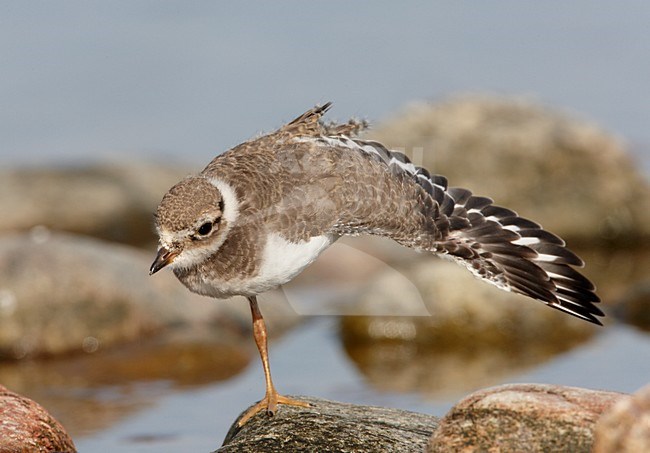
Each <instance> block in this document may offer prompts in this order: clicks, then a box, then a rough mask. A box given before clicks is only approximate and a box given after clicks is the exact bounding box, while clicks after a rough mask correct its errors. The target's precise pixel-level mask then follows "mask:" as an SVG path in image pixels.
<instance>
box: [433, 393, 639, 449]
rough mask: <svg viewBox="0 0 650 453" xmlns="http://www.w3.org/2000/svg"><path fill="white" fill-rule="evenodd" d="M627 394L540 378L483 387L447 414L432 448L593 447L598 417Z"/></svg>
mask: <svg viewBox="0 0 650 453" xmlns="http://www.w3.org/2000/svg"><path fill="white" fill-rule="evenodd" d="M622 396H623V395H621V394H618V393H613V392H603V391H596V390H587V389H580V388H574V387H562V386H554V385H539V384H519V385H503V386H499V387H495V388H492V389H486V390H481V391H479V392H476V393H474V394H472V395H469V396H468V397H466V398H464V399H463V400H462V401H460V402H459V403H458V404H456V405H455V406H454V407H453V408H452V409H451V410H450V411H449V413H447V415H445V416H444V417H443V418H442V420H441V421H440V426H439V427H438V429H437V430H436V431H435V432H434V434H433V436H432V437H431V440H430V442H429V446H428V450H427V451H428V452H449V451H527V452H549V451H570V452H590V451H591V447H592V444H593V436H594V434H593V432H594V427H595V425H596V421H597V420H598V418H599V416H600V415H601V413H602V412H603V411H604V410H606V409H607V408H608V407H609V406H610V405H612V404H613V403H614V402H616V401H617V400H619V399H621V398H622ZM637 451H641V450H637Z"/></svg>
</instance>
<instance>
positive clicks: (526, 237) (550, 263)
mask: <svg viewBox="0 0 650 453" xmlns="http://www.w3.org/2000/svg"><path fill="white" fill-rule="evenodd" d="M308 114H309V112H308V113H307V114H306V115H308ZM303 116H304V115H303ZM329 130H330V131H336V129H335V128H330V129H329ZM341 130H342V131H345V130H346V129H345V128H344V129H341ZM322 132H323V134H322V135H317V136H314V135H311V136H310V137H308V138H306V139H307V140H309V141H313V142H317V143H319V144H320V145H321V146H327V147H331V148H337V149H340V148H347V149H348V150H349V151H350V152H355V153H361V154H363V155H365V156H366V157H367V158H368V159H371V160H374V161H377V162H381V163H382V165H384V166H385V168H386V170H387V171H388V172H389V173H391V174H393V175H395V176H398V175H399V177H400V178H403V177H405V176H406V177H407V178H409V179H410V180H411V181H412V182H414V183H415V184H417V185H418V186H420V187H421V188H422V189H423V190H424V191H425V192H426V193H427V194H428V195H429V196H430V197H431V199H432V200H433V201H434V202H435V203H437V207H438V208H437V209H434V210H429V211H430V212H433V213H434V214H433V215H434V217H435V218H433V219H432V220H433V222H434V225H435V230H436V231H435V238H436V239H435V241H434V242H433V243H432V244H431V245H430V246H429V247H428V250H430V251H432V252H434V253H436V254H440V255H443V256H447V257H449V258H452V259H453V260H454V261H456V262H457V263H459V264H461V265H463V266H464V267H466V268H467V269H469V270H470V271H471V272H472V273H473V274H474V275H475V276H477V277H478V278H480V279H482V280H484V281H486V282H488V283H491V284H493V285H496V286H497V287H499V288H501V289H503V290H505V291H512V292H516V293H520V294H524V295H526V296H529V297H531V298H533V299H537V300H541V301H542V302H544V303H546V304H547V305H549V306H551V307H553V308H555V309H558V310H561V311H564V312H566V313H569V314H571V315H573V316H576V317H578V318H581V319H583V320H586V321H589V322H592V323H594V324H601V322H600V321H599V320H598V318H597V316H603V313H602V311H601V310H600V309H599V308H598V307H597V306H596V305H594V304H595V303H597V302H599V301H600V299H599V298H598V296H597V295H596V294H595V287H594V285H593V284H592V283H591V282H590V281H589V280H588V279H587V278H586V277H584V276H583V275H582V274H581V273H580V272H578V271H577V270H576V267H578V268H579V267H583V266H584V263H583V261H582V260H581V259H580V258H579V257H578V256H576V255H575V254H574V253H573V252H571V251H570V250H569V249H568V248H566V246H565V242H564V241H563V240H562V239H560V238H559V237H558V236H556V235H554V234H552V233H550V232H548V231H546V230H544V229H542V227H541V226H540V225H539V224H537V223H535V222H533V221H530V220H528V219H525V218H522V217H519V216H518V215H517V213H516V212H514V211H512V210H510V209H506V208H503V207H499V206H496V205H494V204H493V202H492V200H491V199H490V198H487V197H480V196H474V195H473V194H472V192H471V191H469V190H467V189H462V188H449V187H448V184H447V179H446V178H445V177H444V176H440V175H432V174H430V173H429V172H428V171H427V170H426V169H425V168H422V167H419V166H416V165H414V164H413V163H412V162H411V161H410V160H409V159H408V157H407V156H406V155H404V154H403V153H400V152H396V151H391V150H389V149H387V148H386V147H385V146H383V145H382V144H380V143H378V142H375V141H370V140H360V139H356V138H351V137H350V136H348V135H345V134H326V132H327V129H324V130H323V131H322ZM304 139H305V138H298V140H304Z"/></svg>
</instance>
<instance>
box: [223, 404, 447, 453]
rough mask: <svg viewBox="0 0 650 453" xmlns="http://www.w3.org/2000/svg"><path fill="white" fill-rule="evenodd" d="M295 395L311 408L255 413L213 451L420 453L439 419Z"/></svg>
mask: <svg viewBox="0 0 650 453" xmlns="http://www.w3.org/2000/svg"><path fill="white" fill-rule="evenodd" d="M295 398H298V399H301V400H303V401H308V402H309V403H311V404H312V407H309V408H301V407H292V406H280V408H279V410H278V411H277V412H276V414H275V416H274V417H268V416H266V415H265V414H258V415H256V416H255V417H254V418H253V419H251V420H250V421H249V422H248V423H247V424H245V425H244V426H243V427H242V428H241V429H238V428H237V422H236V421H235V423H234V424H233V426H232V427H231V429H230V431H229V432H228V434H227V435H226V439H225V440H224V442H223V446H222V447H221V448H219V449H218V450H217V452H219V453H226V452H259V451H264V452H283V453H284V452H292V451H319V452H341V453H345V452H358V451H364V452H385V451H399V452H421V451H422V450H423V449H424V447H425V446H426V444H427V440H428V438H429V437H430V436H431V433H432V432H433V431H434V429H436V426H437V423H438V419H437V418H436V417H434V416H432V415H424V414H418V413H414V412H407V411H402V410H397V409H387V408H382V407H372V406H356V405H353V404H345V403H338V402H334V401H327V400H324V399H320V398H313V397H304V396H296V397H295Z"/></svg>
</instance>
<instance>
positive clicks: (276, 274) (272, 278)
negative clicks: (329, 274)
mask: <svg viewBox="0 0 650 453" xmlns="http://www.w3.org/2000/svg"><path fill="white" fill-rule="evenodd" d="M335 240H336V238H335V237H334V236H331V235H324V236H316V237H313V238H311V239H309V240H308V241H304V242H298V243H293V242H289V241H287V240H286V239H284V238H283V237H282V236H280V235H279V234H276V233H271V234H269V235H268V237H267V239H266V244H265V246H264V252H263V255H262V263H261V267H260V270H259V272H258V273H257V275H256V276H255V277H253V279H252V280H251V281H250V282H249V283H250V285H251V289H253V288H255V289H254V290H253V291H254V292H256V293H257V292H263V291H267V290H269V289H271V288H275V287H276V286H278V285H282V284H284V283H287V282H288V281H290V280H291V279H292V278H294V277H295V276H296V275H298V274H299V273H300V272H301V271H302V270H303V269H304V268H306V267H307V266H309V265H310V264H311V263H312V262H313V261H314V260H315V259H316V258H318V255H320V254H321V253H322V252H323V251H324V250H325V249H326V248H327V247H329V246H330V245H331V244H332V242H334V241H335Z"/></svg>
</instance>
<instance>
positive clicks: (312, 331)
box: [75, 317, 650, 452]
mask: <svg viewBox="0 0 650 453" xmlns="http://www.w3.org/2000/svg"><path fill="white" fill-rule="evenodd" d="M336 332H337V322H336V319H334V318H328V317H316V318H312V319H310V320H308V321H307V322H306V323H305V324H304V325H302V326H301V327H299V328H297V329H295V330H294V331H293V332H291V333H290V334H288V335H286V336H285V337H284V338H282V339H281V340H280V341H278V342H275V343H273V344H272V345H271V361H272V367H273V374H274V379H275V381H276V384H277V385H278V387H279V388H280V391H284V392H287V393H292V394H309V395H318V396H319V397H322V398H327V399H333V400H338V401H346V402H352V403H359V404H371V405H382V406H390V407H397V408H402V409H407V410H413V411H418V412H424V413H429V414H434V415H443V414H444V413H445V412H446V411H447V410H448V409H449V407H451V405H452V404H453V401H455V399H456V396H454V397H451V396H450V397H449V399H446V400H439V399H426V398H424V397H422V396H420V395H417V394H408V393H407V394H395V393H383V392H379V391H377V390H375V389H373V388H370V387H369V386H368V385H367V384H366V382H365V381H364V377H363V376H362V375H360V373H359V372H358V371H357V369H356V367H355V366H354V364H353V363H352V362H350V360H349V359H348V358H347V356H346V355H345V353H344V352H343V349H342V347H341V345H340V341H339V340H338V339H337V336H336ZM648 357H650V335H648V334H644V333H641V332H639V331H636V330H634V329H632V328H628V327H625V326H621V325H610V326H609V327H607V328H605V329H602V330H601V331H600V333H599V335H598V336H597V337H596V338H595V339H594V340H593V341H591V342H589V343H587V344H585V345H583V346H581V347H578V348H576V349H574V350H572V351H569V352H568V353H566V354H563V355H560V356H557V357H556V358H555V359H553V360H551V361H550V362H547V363H545V364H542V365H540V366H539V367H537V368H534V369H531V370H529V371H528V372H526V373H524V374H519V375H514V376H510V377H509V378H508V379H507V380H506V381H504V382H507V383H516V382H535V383H550V384H562V385H573V386H580V387H587V388H593V389H606V390H614V391H621V392H633V391H635V390H637V389H638V388H640V387H642V386H643V385H645V384H647V383H648V381H649V380H650V360H648ZM150 385H151V386H154V387H155V386H160V385H163V386H164V384H161V383H155V384H150ZM159 390H160V389H155V390H154V391H156V392H158V393H164V392H160V391H159ZM139 391H142V392H146V391H147V389H146V388H141V389H140V390H139ZM262 393H263V378H262V370H261V366H260V365H259V363H258V361H257V360H255V361H253V362H252V364H251V366H249V367H248V368H247V369H246V371H245V372H244V373H242V374H241V375H239V376H237V377H236V378H233V379H231V380H228V381H224V382H219V383H215V384H211V385H207V386H205V387H200V388H195V389H190V390H186V391H182V392H178V391H175V392H174V391H169V394H168V395H166V396H161V397H160V398H159V399H158V400H157V401H156V402H155V403H154V404H153V405H152V406H151V407H149V408H147V409H146V410H142V411H140V412H136V413H134V414H133V415H131V416H128V417H127V418H125V419H123V420H120V421H119V422H118V423H117V424H115V425H114V426H111V427H109V428H108V429H106V430H104V431H101V432H99V433H96V434H93V435H90V436H86V437H77V438H75V442H76V444H77V447H78V448H79V450H80V451H88V452H90V451H133V452H154V451H155V452H175V451H212V450H214V449H216V448H217V447H218V446H220V445H221V441H222V440H223V438H224V436H225V434H226V432H227V431H228V428H229V427H230V425H231V423H232V421H233V420H234V419H235V418H236V416H237V415H238V414H239V413H240V412H241V410H243V409H244V408H245V407H247V405H248V404H249V403H252V402H254V401H257V400H258V399H259V398H261V396H262Z"/></svg>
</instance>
